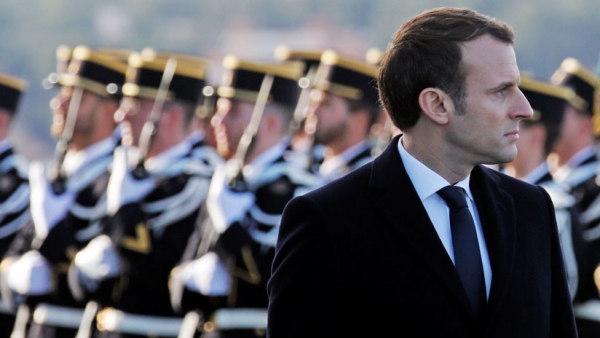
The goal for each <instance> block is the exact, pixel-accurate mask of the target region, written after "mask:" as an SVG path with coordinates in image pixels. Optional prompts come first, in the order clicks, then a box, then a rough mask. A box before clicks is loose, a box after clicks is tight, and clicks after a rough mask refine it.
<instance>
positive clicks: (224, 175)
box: [170, 56, 317, 337]
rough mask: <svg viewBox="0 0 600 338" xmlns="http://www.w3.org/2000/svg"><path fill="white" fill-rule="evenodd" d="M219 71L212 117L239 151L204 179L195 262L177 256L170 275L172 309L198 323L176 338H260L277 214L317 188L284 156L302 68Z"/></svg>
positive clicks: (245, 65) (233, 63)
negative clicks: (206, 182)
mask: <svg viewBox="0 0 600 338" xmlns="http://www.w3.org/2000/svg"><path fill="white" fill-rule="evenodd" d="M223 66H224V67H225V74H224V77H223V81H222V85H221V86H220V87H219V96H220V97H221V98H220V99H219V103H218V109H219V112H218V113H219V114H222V119H221V123H222V125H223V127H224V130H225V132H226V135H227V138H228V143H229V144H231V145H238V147H237V148H234V149H231V152H233V153H234V154H236V156H234V157H233V158H232V159H230V160H229V161H228V163H227V165H226V166H225V168H221V169H219V170H217V171H216V172H215V175H214V176H213V179H212V180H211V186H210V191H209V196H208V198H207V211H208V214H207V216H208V221H207V222H206V223H205V228H204V229H203V234H202V236H203V237H202V239H201V242H200V244H199V245H196V246H194V247H192V248H190V249H188V250H187V251H186V252H188V253H192V254H193V255H194V256H192V257H191V258H196V259H194V260H191V259H190V257H184V258H183V260H182V261H183V262H182V264H180V265H179V266H178V268H177V269H175V270H174V271H173V274H172V279H171V283H170V285H171V292H172V297H173V305H174V307H175V308H176V309H178V310H180V311H190V310H199V311H200V313H201V316H202V321H201V325H199V327H198V324H199V323H198V320H196V321H195V322H192V323H193V324H192V325H189V326H188V325H184V327H183V328H182V332H181V335H180V337H186V336H189V337H191V336H193V335H194V334H198V333H197V332H196V329H197V328H198V329H199V330H200V331H201V332H203V334H202V336H203V337H257V336H258V337H263V336H265V328H266V309H267V304H268V299H267V293H266V283H267V280H268V279H269V276H270V269H271V261H272V259H273V254H274V251H275V242H276V240H277V235H278V232H279V222H280V219H281V214H282V212H283V208H284V207H285V205H286V203H287V202H288V201H289V200H290V199H291V198H292V197H294V196H297V195H299V194H302V193H304V192H306V191H308V190H310V189H312V187H314V185H315V184H316V183H317V179H316V177H315V176H314V175H311V174H310V173H309V172H308V171H307V170H306V169H305V168H301V167H299V166H297V165H296V164H295V162H288V157H287V156H286V149H287V148H288V146H289V138H288V130H289V124H290V121H291V120H292V115H293V111H294V107H295V105H296V103H297V98H298V92H299V90H298V89H299V88H298V85H297V81H298V79H299V78H300V77H301V75H302V67H298V65H297V64H260V63H254V62H249V61H244V60H239V59H237V58H235V57H233V56H228V57H226V58H225V59H224V61H223ZM271 80H272V82H271ZM251 130H255V131H256V134H253V133H252V132H250V131H251ZM249 140H250V147H248V148H246V145H247V144H248V143H246V142H247V141H249ZM238 156H239V157H238ZM240 159H241V161H242V162H241V164H242V167H239V166H238V164H239V163H240V162H237V160H240ZM238 170H239V171H238ZM234 186H235V188H233V187H234ZM240 187H241V188H240ZM181 289H183V290H181ZM190 314H194V313H193V312H190ZM188 318H189V316H188Z"/></svg>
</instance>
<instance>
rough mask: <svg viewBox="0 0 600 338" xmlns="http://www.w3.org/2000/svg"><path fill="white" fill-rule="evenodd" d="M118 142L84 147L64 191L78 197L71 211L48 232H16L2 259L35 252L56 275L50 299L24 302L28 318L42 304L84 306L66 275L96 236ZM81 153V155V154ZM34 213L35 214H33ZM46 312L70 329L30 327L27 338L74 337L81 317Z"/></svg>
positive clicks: (37, 227)
mask: <svg viewBox="0 0 600 338" xmlns="http://www.w3.org/2000/svg"><path fill="white" fill-rule="evenodd" d="M117 143H118V142H117V140H116V139H114V138H112V137H111V138H109V139H105V140H103V141H100V142H99V143H97V144H96V145H94V146H95V147H97V148H96V150H94V151H91V152H90V150H89V148H88V149H87V150H86V152H85V154H86V159H85V161H84V162H83V163H82V164H81V165H80V166H77V168H76V170H74V171H73V172H71V173H68V174H67V176H66V177H67V179H66V181H65V184H66V187H67V189H68V190H70V191H75V192H76V193H75V194H76V196H75V200H74V203H73V204H72V205H71V206H70V207H69V210H68V213H67V214H66V216H65V217H64V218H63V219H62V220H60V221H59V222H58V223H57V224H55V225H54V226H53V227H52V228H51V229H42V228H40V225H39V224H38V225H36V224H35V223H34V222H33V221H32V222H30V223H29V224H27V225H26V226H25V227H24V228H23V229H22V230H21V231H19V234H18V236H17V238H16V239H15V240H14V242H13V243H12V245H11V248H10V249H9V251H8V252H7V254H6V257H18V256H20V255H22V254H24V253H25V252H27V251H29V250H32V249H33V250H38V251H39V252H40V253H41V254H42V256H44V258H45V259H46V260H47V261H48V262H49V263H50V265H51V267H52V270H53V272H54V273H55V274H56V281H55V282H56V288H55V290H54V291H53V292H52V293H51V294H49V295H44V296H35V297H28V299H27V303H28V304H29V306H30V308H31V310H32V315H33V314H34V313H35V310H36V309H37V308H38V307H39V305H40V303H42V304H43V306H47V305H50V306H60V307H66V308H75V309H78V310H80V311H82V310H83V308H84V306H85V304H84V303H81V302H79V301H77V300H75V298H74V297H73V296H72V293H71V291H70V289H69V285H68V280H67V272H68V268H69V265H70V263H71V261H72V260H73V258H74V257H75V254H76V253H77V251H78V250H79V249H81V248H82V247H84V246H85V245H86V244H87V243H88V242H89V241H90V240H91V239H92V238H94V237H95V236H97V235H98V234H99V233H100V230H101V220H102V218H103V217H105V215H106V198H105V192H106V186H107V183H108V168H109V165H110V163H111V161H112V152H113V150H114V148H115V146H116V144H117ZM82 154H83V152H80V153H79V155H82ZM71 161H77V159H73V158H69V156H67V157H66V158H65V163H64V165H63V167H64V166H65V165H68V163H69V162H71ZM32 212H36V211H35V210H32ZM40 309H41V307H40ZM39 311H45V310H39ZM50 311H51V312H52V313H53V314H55V315H56V316H57V317H61V318H63V319H65V320H67V321H68V322H70V324H69V325H66V326H69V327H57V325H55V324H56V323H44V324H42V323H37V322H34V323H33V324H32V325H31V328H30V329H29V333H28V334H29V337H48V336H52V337H72V336H73V334H74V333H75V332H76V330H77V328H78V324H79V318H78V317H76V316H72V315H71V314H69V313H66V312H65V313H62V312H60V311H59V310H57V309H54V308H50ZM32 318H35V317H34V316H33V317H32ZM37 318H41V317H40V316H38V317H37ZM61 326H63V325H61Z"/></svg>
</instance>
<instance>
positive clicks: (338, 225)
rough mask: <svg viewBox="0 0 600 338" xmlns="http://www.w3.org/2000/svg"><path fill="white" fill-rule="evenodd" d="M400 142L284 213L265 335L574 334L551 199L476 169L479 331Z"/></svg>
mask: <svg viewBox="0 0 600 338" xmlns="http://www.w3.org/2000/svg"><path fill="white" fill-rule="evenodd" d="M398 139H399V137H396V138H395V139H394V141H393V142H391V143H390V145H389V146H388V147H387V149H386V150H385V151H384V152H383V153H382V154H381V155H380V156H379V157H378V158H376V159H375V160H374V161H373V162H371V163H370V164H367V165H365V166H363V167H361V168H359V169H357V170H355V171H354V172H352V173H350V174H348V175H346V176H345V177H343V178H341V179H338V180H336V181H334V182H332V183H330V184H329V185H326V186H325V187H322V188H319V189H317V190H314V191H313V192H310V193H308V194H306V195H304V196H299V197H296V198H294V199H293V200H292V201H291V202H290V203H289V204H288V205H287V206H286V209H285V211H284V215H283V220H282V223H281V229H280V234H279V239H278V243H277V248H276V254H275V259H274V262H273V269H272V276H271V278H270V280H269V283H268V292H269V323H268V329H267V335H268V337H271V338H278V337H286V338H290V337H378V336H387V335H390V334H391V335H394V336H399V337H402V336H407V337H461V338H466V337H528V338H532V337H576V336H577V333H576V329H575V324H574V319H573V310H572V307H571V301H570V297H569V292H568V289H567V283H566V278H565V272H564V267H563V262H562V257H561V249H560V245H559V241H558V237H557V227H556V220H555V216H554V208H553V205H552V202H551V201H550V198H549V196H548V194H547V193H546V192H545V191H544V190H543V189H542V188H540V187H537V186H533V185H530V184H527V183H524V182H522V181H519V180H516V179H513V178H510V177H508V176H506V175H504V174H501V173H499V172H497V171H494V170H492V169H489V168H486V167H484V166H477V167H475V169H474V170H473V171H472V174H471V181H470V182H471V190H472V192H473V195H474V198H475V202H476V204H477V208H478V210H479V214H480V217H481V221H482V225H483V229H484V234H485V238H486V243H487V247H488V251H489V257H490V263H491V267H492V275H493V276H492V284H491V290H490V295H489V299H488V304H487V308H486V313H485V315H484V319H483V320H482V321H481V322H479V323H478V322H476V321H475V320H474V317H473V316H472V314H471V313H470V311H469V305H468V300H467V296H466V293H465V291H464V289H463V287H462V284H461V281H460V279H459V276H458V273H457V272H456V269H455V267H454V265H453V264H452V261H451V260H450V258H449V256H448V254H447V252H446V250H445V249H444V247H443V245H442V243H441V241H440V239H439V237H438V235H437V233H436V231H435V229H434V227H433V225H432V223H431V221H430V219H429V217H428V215H427V212H426V211H425V208H424V207H423V205H422V203H421V201H420V199H419V197H418V196H417V193H416V191H415V189H414V187H413V185H412V183H411V181H410V179H409V177H408V175H407V173H406V171H405V169H404V166H403V164H402V161H401V159H400V156H399V154H398V150H397V143H398ZM390 332H391V333H390Z"/></svg>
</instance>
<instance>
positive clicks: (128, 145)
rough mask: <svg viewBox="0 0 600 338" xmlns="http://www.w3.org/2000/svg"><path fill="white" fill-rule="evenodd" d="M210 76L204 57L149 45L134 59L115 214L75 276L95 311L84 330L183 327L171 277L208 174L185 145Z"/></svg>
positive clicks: (116, 164)
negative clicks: (174, 306)
mask: <svg viewBox="0 0 600 338" xmlns="http://www.w3.org/2000/svg"><path fill="white" fill-rule="evenodd" d="M206 72H207V61H206V60H204V59H201V58H196V57H193V56H189V55H175V54H170V53H157V52H155V51H153V50H151V49H146V50H144V51H142V53H140V54H138V53H134V54H132V55H131V56H130V58H129V68H128V70H127V78H126V83H125V85H124V86H123V94H124V98H123V101H122V103H121V107H120V108H119V114H120V116H121V117H122V118H123V122H121V130H122V133H123V142H122V146H120V147H118V148H117V149H116V150H115V155H114V161H113V164H112V171H111V174H110V179H109V182H108V188H107V201H106V202H107V209H108V214H109V217H108V218H107V219H106V220H105V226H104V231H103V234H102V235H100V236H98V237H96V238H94V239H93V240H92V241H91V242H90V243H89V244H88V245H87V246H86V247H85V248H84V249H82V250H81V251H80V252H79V253H78V254H77V255H76V257H75V259H74V264H73V265H72V266H71V271H70V272H69V273H70V276H71V277H73V279H72V280H73V283H72V284H71V287H72V291H73V292H74V294H76V295H82V296H84V297H86V298H87V299H88V300H89V302H88V306H87V309H93V308H94V307H95V306H97V307H98V309H99V311H98V312H97V314H96V313H95V311H91V313H92V315H93V316H92V318H91V319H90V318H88V316H87V314H88V313H86V320H85V321H82V327H81V328H80V333H83V332H86V333H88V334H89V333H90V331H96V333H94V336H97V337H162V336H168V337H173V336H176V335H177V332H178V331H179V327H180V325H181V318H180V317H178V316H176V314H175V313H174V311H173V309H172V308H171V304H170V300H169V290H168V287H167V281H168V276H169V273H170V271H171V269H172V268H173V267H174V266H175V264H176V263H177V262H178V261H179V259H180V258H181V256H182V254H183V251H184V249H185V246H186V243H187V241H188V238H189V237H190V235H191V234H192V231H193V230H194V227H195V224H196V218H197V215H198V211H199V209H200V206H201V205H202V203H203V202H204V200H205V197H206V194H207V192H208V186H209V178H210V175H211V174H212V170H207V168H206V166H205V165H203V164H201V163H199V161H198V160H197V159H195V158H194V157H193V156H192V149H191V145H190V142H188V141H187V140H186V136H187V135H189V133H190V125H191V121H192V119H193V118H194V114H195V111H196V107H197V105H198V104H199V102H198V101H199V100H200V97H201V96H200V94H201V91H202V88H203V87H204V86H205V76H206ZM87 309H86V310H87ZM94 319H95V325H93V322H94ZM88 320H89V324H90V326H89V327H84V325H85V324H86V323H88ZM93 326H95V327H93Z"/></svg>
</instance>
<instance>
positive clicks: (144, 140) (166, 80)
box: [131, 58, 177, 179]
mask: <svg viewBox="0 0 600 338" xmlns="http://www.w3.org/2000/svg"><path fill="white" fill-rule="evenodd" d="M176 67H177V60H176V59H175V58H169V59H168V60H167V64H166V66H165V70H164V72H163V76H162V78H161V80H160V84H159V87H158V92H157V93H156V97H155V99H154V105H153V106H152V110H151V111H150V115H149V116H148V120H147V121H146V123H144V127H143V128H142V132H141V134H140V140H139V151H140V156H139V158H138V163H137V165H136V166H135V168H134V169H133V170H132V172H131V174H132V175H133V177H135V178H138V179H141V178H145V177H148V172H147V171H146V168H145V167H144V161H146V157H147V156H148V151H149V150H150V146H151V145H152V140H153V139H154V135H155V134H156V128H157V126H158V120H159V119H160V116H161V114H162V109H163V106H164V104H165V101H166V99H167V94H168V93H169V86H170V85H171V81H172V80H173V75H175V68H176Z"/></svg>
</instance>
